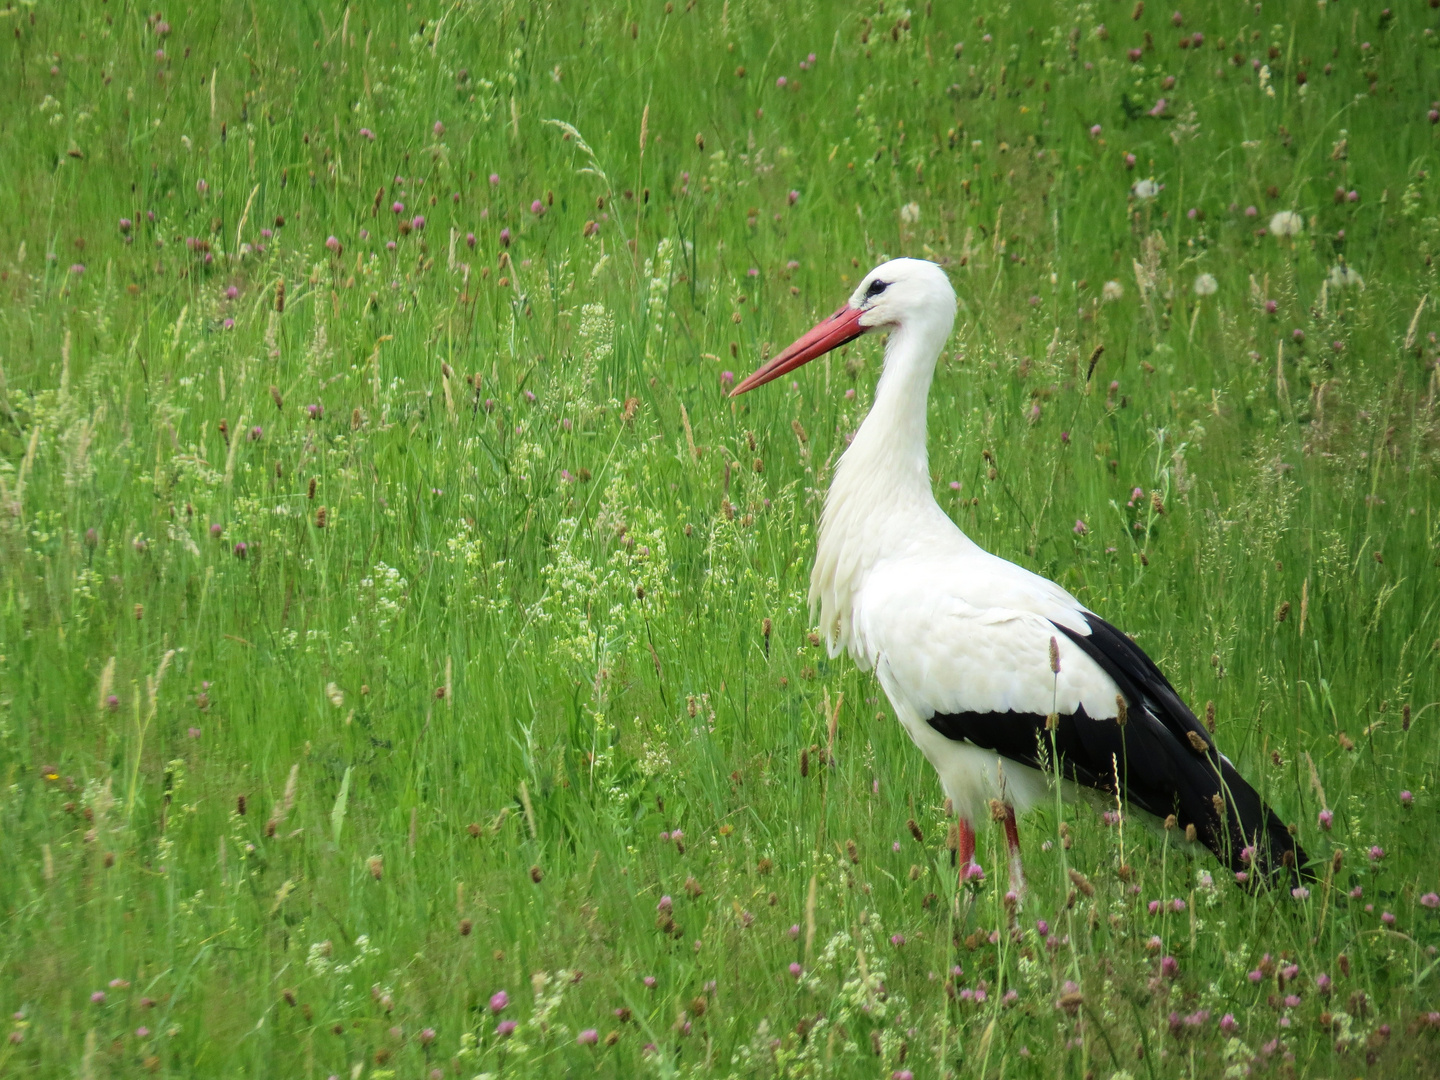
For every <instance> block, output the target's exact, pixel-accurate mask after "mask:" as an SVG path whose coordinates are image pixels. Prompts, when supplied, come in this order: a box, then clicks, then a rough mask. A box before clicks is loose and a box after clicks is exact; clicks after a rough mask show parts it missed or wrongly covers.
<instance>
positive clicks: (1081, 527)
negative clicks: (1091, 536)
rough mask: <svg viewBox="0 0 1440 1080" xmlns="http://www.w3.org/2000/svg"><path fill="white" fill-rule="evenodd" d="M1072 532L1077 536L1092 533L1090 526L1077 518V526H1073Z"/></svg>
mask: <svg viewBox="0 0 1440 1080" xmlns="http://www.w3.org/2000/svg"><path fill="white" fill-rule="evenodd" d="M1071 531H1072V532H1073V533H1074V534H1075V535H1076V536H1084V535H1085V534H1086V533H1088V532H1089V531H1090V526H1088V525H1086V524H1085V522H1083V521H1081V520H1080V519H1079V518H1076V519H1075V525H1074V526H1073V528H1072V529H1071Z"/></svg>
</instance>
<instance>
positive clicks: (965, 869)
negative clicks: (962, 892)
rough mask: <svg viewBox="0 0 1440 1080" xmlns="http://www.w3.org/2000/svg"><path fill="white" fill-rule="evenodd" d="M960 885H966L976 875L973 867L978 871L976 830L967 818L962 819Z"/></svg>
mask: <svg viewBox="0 0 1440 1080" xmlns="http://www.w3.org/2000/svg"><path fill="white" fill-rule="evenodd" d="M959 855H960V884H961V885H964V884H965V883H966V882H967V881H969V880H970V875H971V874H972V873H974V870H972V869H971V867H974V869H975V870H978V869H979V867H978V866H976V865H975V828H974V826H972V825H971V824H970V822H969V821H967V820H966V819H965V818H963V817H962V818H961V819H960V852H959Z"/></svg>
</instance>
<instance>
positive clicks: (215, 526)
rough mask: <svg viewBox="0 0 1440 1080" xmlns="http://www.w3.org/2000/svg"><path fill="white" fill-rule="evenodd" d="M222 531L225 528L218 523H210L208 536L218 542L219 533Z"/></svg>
mask: <svg viewBox="0 0 1440 1080" xmlns="http://www.w3.org/2000/svg"><path fill="white" fill-rule="evenodd" d="M224 531H225V526H224V525H221V524H220V523H219V522H218V521H215V522H212V523H211V524H210V535H211V537H212V538H214V539H216V540H219V539H220V535H221V533H223V532H224Z"/></svg>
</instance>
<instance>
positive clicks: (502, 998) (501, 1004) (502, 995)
mask: <svg viewBox="0 0 1440 1080" xmlns="http://www.w3.org/2000/svg"><path fill="white" fill-rule="evenodd" d="M509 1004H510V995H509V994H507V993H506V992H505V991H504V990H496V991H495V993H493V994H491V995H490V1011H491V1012H492V1013H498V1012H500V1011H501V1010H503V1009H504V1008H505V1006H507V1005H509Z"/></svg>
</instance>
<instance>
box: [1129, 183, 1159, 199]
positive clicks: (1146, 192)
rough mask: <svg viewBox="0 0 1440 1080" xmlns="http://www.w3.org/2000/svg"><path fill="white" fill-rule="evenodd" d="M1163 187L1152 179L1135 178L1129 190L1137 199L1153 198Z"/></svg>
mask: <svg viewBox="0 0 1440 1080" xmlns="http://www.w3.org/2000/svg"><path fill="white" fill-rule="evenodd" d="M1164 188H1165V185H1164V184H1157V183H1156V182H1155V181H1154V180H1149V179H1146V180H1136V181H1135V184H1134V186H1133V187H1131V189H1130V192H1131V194H1133V195H1134V196H1135V197H1136V198H1137V199H1153V198H1155V196H1157V195H1159V194H1160V192H1161V191H1163V190H1164Z"/></svg>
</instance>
